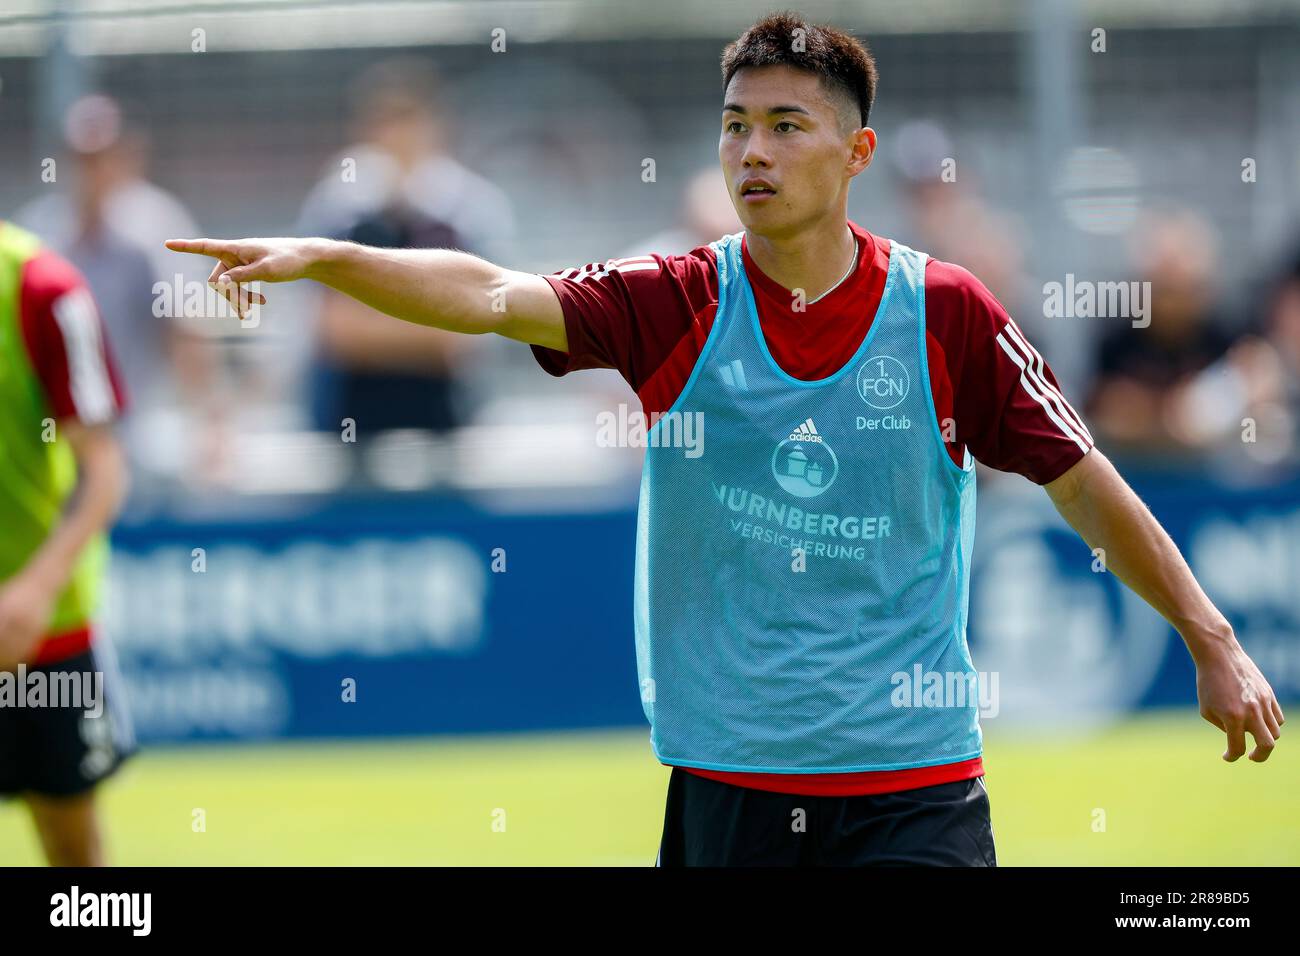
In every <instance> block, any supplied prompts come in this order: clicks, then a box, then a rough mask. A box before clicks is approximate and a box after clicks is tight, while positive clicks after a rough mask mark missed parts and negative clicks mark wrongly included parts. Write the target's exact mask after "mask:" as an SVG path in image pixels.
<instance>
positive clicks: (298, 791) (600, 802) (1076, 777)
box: [0, 710, 1300, 866]
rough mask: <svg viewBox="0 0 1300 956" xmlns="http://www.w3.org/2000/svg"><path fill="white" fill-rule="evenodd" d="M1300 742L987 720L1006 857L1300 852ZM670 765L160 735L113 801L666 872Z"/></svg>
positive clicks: (317, 860)
mask: <svg viewBox="0 0 1300 956" xmlns="http://www.w3.org/2000/svg"><path fill="white" fill-rule="evenodd" d="M1283 736H1284V739H1283V740H1282V741H1280V742H1279V745H1278V748H1277V750H1276V751H1275V752H1274V754H1273V756H1272V757H1271V758H1270V759H1269V761H1268V762H1267V763H1264V764H1254V763H1251V762H1250V761H1248V760H1247V759H1246V758H1245V757H1243V758H1242V759H1241V760H1239V761H1238V762H1237V763H1235V764H1227V763H1224V762H1223V761H1222V760H1221V759H1219V754H1220V753H1222V751H1223V749H1224V737H1223V734H1221V733H1220V732H1219V731H1217V730H1215V729H1214V728H1213V727H1211V726H1210V725H1209V724H1207V723H1206V722H1205V721H1203V720H1201V718H1200V717H1199V716H1197V714H1196V712H1195V711H1194V710H1187V711H1175V712H1164V713H1158V714H1152V715H1145V716H1141V717H1132V718H1127V719H1125V720H1124V721H1122V722H1121V723H1119V724H1117V725H1114V726H1112V727H1110V728H1109V729H1107V730H1105V731H1103V732H1100V733H1097V734H1094V735H1090V736H1087V737H1082V736H1080V737H1077V738H1074V739H1064V740H1063V739H1062V738H1061V737H1060V736H1059V735H1057V734H1048V733H1044V734H1042V735H1040V736H1030V735H1026V734H1025V733H1024V732H1023V731H1014V730H1012V729H1010V728H1007V729H1006V730H1005V731H1004V730H1003V728H1001V727H999V726H998V724H997V721H996V720H993V721H986V722H985V748H986V752H985V764H986V777H985V780H986V783H987V784H988V788H989V796H990V800H991V803H992V807H993V830H994V834H995V837H996V840H997V848H998V862H999V864H1000V865H1003V866H1015V865H1048V866H1054V865H1062V866H1093V865H1118V866H1127V865H1175V866H1177V865H1189V864H1204V865H1296V864H1298V863H1300V800H1298V799H1297V797H1296V794H1298V793H1300V760H1298V759H1297V755H1296V754H1295V753H1293V752H1292V751H1293V749H1294V745H1291V746H1288V743H1290V741H1289V740H1288V739H1285V738H1289V736H1290V735H1289V734H1286V733H1285V731H1284V734H1283ZM1248 744H1249V738H1248ZM1247 752H1249V751H1247ZM667 776H668V770H667V769H666V768H664V767H662V766H660V765H659V764H658V763H657V762H656V761H655V759H654V757H653V755H652V754H651V752H650V745H649V741H648V739H647V733H646V732H645V731H641V730H634V731H618V732H613V731H610V732H601V733H572V734H520V735H514V736H508V737H490V738H489V737H458V738H423V739H419V740H409V741H408V740H402V741H382V742H376V741H364V742H345V743H340V742H329V743H294V744H283V743H276V744H266V745H231V746H225V745H221V746H215V745H208V746H195V747H187V748H151V749H149V750H147V751H145V752H143V753H142V754H141V755H139V756H138V757H137V758H135V760H134V761H132V762H131V763H130V764H128V766H127V767H126V768H124V769H123V771H122V772H121V773H120V774H119V775H118V776H117V777H116V778H115V779H114V780H113V781H111V782H110V783H109V784H108V785H106V787H105V788H104V801H103V812H104V818H105V820H106V822H107V824H108V829H109V841H108V849H109V853H110V857H111V862H114V863H119V864H137V865H150V864H159V865H242V864H251V865H275V864H283V865H287V864H306V865H335V864H339V865H346V864H365V865H371V864H373V865H385V864H398V865H424V864H429V865H439V864H463V865H503V864H506V865H510V864H513V865H525V866H527V865H535V864H543V865H614V866H619V865H627V866H650V865H652V864H653V863H654V858H655V850H656V848H657V844H658V839H659V831H660V826H661V823H662V820H663V802H664V790H665V785H666V783H667ZM195 810H202V811H203V814H204V818H205V824H206V830H205V831H204V832H195V829H194V826H193V823H192V821H193V820H194V811H195ZM38 862H40V856H39V853H38V849H37V846H36V842H35V839H34V837H33V835H32V834H31V832H30V826H29V823H28V820H27V816H26V813H25V810H24V808H23V807H22V806H21V805H19V804H17V803H15V802H12V801H10V802H5V803H0V865H5V864H10V865H13V864H18V865H23V864H34V863H38Z"/></svg>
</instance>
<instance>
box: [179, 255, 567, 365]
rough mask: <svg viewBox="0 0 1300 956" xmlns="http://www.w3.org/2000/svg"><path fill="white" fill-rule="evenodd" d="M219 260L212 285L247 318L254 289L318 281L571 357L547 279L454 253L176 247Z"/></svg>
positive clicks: (414, 314) (442, 322)
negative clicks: (269, 284)
mask: <svg viewBox="0 0 1300 956" xmlns="http://www.w3.org/2000/svg"><path fill="white" fill-rule="evenodd" d="M167 248H168V249H172V250H174V251H176V252H191V253H196V254H198V255H205V256H211V257H212V258H215V259H217V260H218V262H217V265H216V267H215V268H214V269H213V270H212V274H211V275H210V276H209V277H208V281H209V282H211V283H214V284H216V286H217V288H218V289H220V290H221V291H222V293H223V294H224V295H225V296H226V298H227V299H229V300H230V301H231V303H232V304H234V305H235V306H236V307H237V308H238V309H239V310H240V312H241V314H244V313H246V312H247V310H248V309H249V308H251V306H252V305H254V304H261V303H264V302H265V301H266V299H265V297H264V296H262V295H261V294H260V293H257V292H253V291H251V290H249V289H247V288H245V287H244V285H243V284H244V283H248V282H290V281H292V280H294V279H314V280H316V281H317V282H319V283H321V284H322V285H327V286H329V287H330V288H332V289H336V290H338V291H339V292H342V293H344V294H345V295H349V296H351V297H352V298H354V299H356V300H358V301H360V302H364V303H365V304H366V305H368V306H370V307H371V308H373V309H378V310H379V311H380V312H385V313H387V314H388V315H391V316H395V317H397V318H399V319H403V320H405V321H407V322H414V323H416V324H418V325H428V326H432V327H433V328H438V329H446V330H448V331H451V332H463V333H466V334H469V335H481V334H483V333H486V332H495V333H496V334H498V335H503V336H505V337H506V338H510V339H515V340H517V341H519V342H526V343H529V344H532V345H541V346H545V347H546V348H551V349H556V350H557V351H561V352H563V351H567V349H568V340H567V337H566V335H565V332H564V314H563V312H562V310H561V308H560V302H559V300H558V299H557V298H556V296H555V293H554V292H553V291H552V290H551V288H550V284H549V283H548V282H547V281H546V280H545V279H543V278H542V277H541V276H538V275H533V274H532V273H528V272H516V271H514V270H511V269H504V268H502V267H501V266H498V265H494V264H493V263H491V262H488V261H487V260H485V259H480V258H479V257H478V256H473V255H470V254H469V253H466V252H458V251H456V250H452V249H379V248H375V247H373V246H363V245H359V244H357V243H355V242H337V241H334V240H331V239H241V240H217V239H171V240H169V241H168V242H167Z"/></svg>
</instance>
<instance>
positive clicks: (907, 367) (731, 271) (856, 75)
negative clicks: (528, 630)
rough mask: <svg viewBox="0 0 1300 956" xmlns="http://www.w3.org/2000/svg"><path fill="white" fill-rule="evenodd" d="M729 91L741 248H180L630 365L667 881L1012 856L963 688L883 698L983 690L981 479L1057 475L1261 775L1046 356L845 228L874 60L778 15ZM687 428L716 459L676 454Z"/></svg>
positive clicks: (1218, 676) (726, 136)
mask: <svg viewBox="0 0 1300 956" xmlns="http://www.w3.org/2000/svg"><path fill="white" fill-rule="evenodd" d="M722 73H723V89H724V98H723V103H722V114H721V128H720V139H719V146H718V154H719V158H720V160H721V165H722V173H723V176H724V177H725V180H726V184H727V187H728V189H729V191H730V195H731V199H732V202H733V203H734V204H735V207H736V211H737V213H738V214H739V216H740V219H741V221H742V223H743V224H744V230H743V232H740V233H737V234H735V235H730V236H726V237H723V238H721V239H718V240H717V241H715V242H712V243H710V244H709V245H707V246H702V247H700V248H697V249H695V250H693V251H691V252H689V253H687V254H684V255H675V256H672V255H670V256H660V255H647V256H641V257H634V258H627V259H621V260H610V261H607V262H605V263H603V264H602V263H593V264H591V265H588V266H585V267H583V268H575V269H568V270H565V271H563V272H560V273H557V274H554V275H550V276H535V275H529V274H526V273H521V272H516V271H511V270H508V269H503V268H500V267H498V266H495V265H493V264H492V263H489V262H485V261H483V260H481V259H478V258H475V257H473V256H469V255H465V254H462V253H459V252H455V251H447V250H392V249H370V248H365V247H363V246H359V245H355V244H344V243H337V242H326V241H321V240H312V239H305V240H300V239H249V240H243V241H230V242H227V241H214V240H207V239H199V240H179V241H172V242H170V243H168V245H169V247H170V248H172V249H176V250H178V251H184V252H193V253H200V254H203V255H208V256H212V257H215V258H216V259H218V260H220V261H219V262H218V263H217V265H216V266H215V268H214V269H213V272H212V276H211V280H212V281H215V282H216V283H218V287H219V288H221V289H223V290H224V292H225V294H226V295H227V297H228V298H230V299H231V301H232V302H234V303H235V304H236V305H237V306H238V307H239V308H240V309H241V310H247V309H250V308H252V307H253V306H254V305H260V304H261V303H263V302H265V297H264V296H263V295H262V294H261V293H260V292H257V291H254V290H252V289H249V288H247V287H246V286H245V285H244V283H247V282H249V281H255V280H263V281H268V282H279V281H286V280H290V279H298V278H302V277H308V278H311V279H315V280H316V281H318V282H321V283H324V284H325V285H328V286H330V287H332V288H334V289H337V290H340V291H342V292H345V293H347V294H349V295H352V296H355V297H356V298H358V299H361V300H362V301H364V302H366V303H368V304H370V305H372V306H374V307H376V308H378V309H381V310H383V311H384V312H387V313H389V314H390V315H394V316H397V317H399V318H402V319H405V320H407V321H411V322H417V323H422V324H425V325H432V326H437V327H439V328H443V329H452V330H455V331H459V332H464V333H468V334H482V333H485V332H494V333H497V334H499V335H503V336H506V337H508V338H512V339H516V340H518V341H521V342H526V343H529V344H530V345H532V347H533V351H534V353H535V356H536V358H537V360H538V361H539V362H540V363H541V365H542V367H543V368H545V369H546V370H547V371H548V372H550V373H551V374H553V375H563V374H566V373H568V372H571V371H574V370H576V369H583V368H596V367H609V368H615V369H618V370H619V371H620V372H621V373H622V374H623V376H624V377H625V378H626V379H627V381H628V382H629V384H631V386H632V387H633V388H634V389H636V391H637V392H638V394H639V397H640V398H641V401H642V403H643V405H644V407H645V410H646V412H647V413H648V414H650V415H651V417H653V415H654V413H656V412H668V413H670V414H669V415H667V417H665V418H662V419H660V420H658V421H657V423H656V425H655V426H654V428H655V430H656V431H655V432H652V438H653V439H655V440H653V441H651V442H650V445H651V447H649V448H648V449H647V451H646V461H645V470H644V473H643V476H642V484H641V499H640V508H639V526H638V533H637V542H636V545H637V549H636V558H637V561H636V590H635V622H634V623H635V636H636V648H637V664H638V671H639V678H640V681H641V697H642V703H643V707H644V710H645V714H646V717H647V719H648V720H649V721H650V724H651V740H652V743H653V746H654V750H655V754H656V756H657V757H658V758H659V759H660V760H661V761H662V762H663V763H665V764H666V765H670V766H672V767H673V771H672V773H671V775H670V782H669V786H668V800H667V808H666V814H665V820H664V829H663V838H662V841H661V843H660V848H659V858H658V861H657V862H658V863H659V864H660V865H664V866H668V865H681V864H706V865H726V864H777V865H790V864H823V865H874V864H913V865H970V866H993V865H996V856H995V852H994V844H993V832H992V826H991V823H990V816H989V809H990V808H989V800H988V796H987V792H986V790H985V787H984V780H983V775H984V768H983V763H982V753H983V739H982V734H981V730H980V727H979V721H978V709H977V700H976V694H974V693H970V694H966V695H961V699H951V700H950V699H939V700H930V695H928V694H927V695H926V696H925V697H924V698H923V699H922V698H921V696H920V695H919V693H918V694H913V693H904V694H899V693H897V692H898V691H899V690H900V684H899V677H900V675H901V676H902V677H903V678H909V677H910V676H911V675H913V674H914V673H916V672H920V673H923V674H932V673H933V674H938V675H941V678H943V679H944V683H945V685H952V684H953V681H951V680H948V678H953V677H955V678H957V679H959V680H963V681H968V683H967V684H966V686H970V684H969V678H971V677H973V676H974V675H975V672H974V669H973V665H972V662H971V658H970V655H969V652H968V650H967V647H966V634H965V630H966V612H967V603H968V594H969V580H968V574H969V568H970V560H971V550H972V547H973V543H974V540H973V539H974V524H973V520H974V504H975V473H974V462H975V460H980V461H983V462H984V463H985V464H987V465H989V466H991V467H993V468H997V469H1001V470H1006V471H1015V472H1018V473H1020V474H1022V475H1024V476H1025V477H1027V478H1029V479H1030V480H1031V481H1034V482H1036V483H1038V484H1040V485H1042V486H1043V487H1044V488H1045V489H1046V491H1047V494H1048V495H1049V496H1050V497H1051V500H1052V501H1053V502H1054V503H1055V505H1056V507H1057V508H1058V510H1059V511H1060V513H1061V514H1062V515H1063V516H1064V517H1065V519H1066V520H1067V521H1068V522H1069V523H1070V524H1071V525H1072V526H1073V527H1074V528H1075V530H1077V531H1078V533H1079V534H1080V536H1081V537H1082V538H1083V539H1084V540H1085V541H1086V542H1087V544H1088V546H1089V548H1090V549H1093V548H1102V549H1104V552H1105V555H1106V564H1107V568H1108V570H1110V571H1111V572H1113V573H1114V574H1116V575H1117V576H1118V577H1119V578H1120V579H1121V580H1122V581H1123V582H1124V583H1125V584H1126V585H1127V586H1129V587H1130V588H1132V589H1133V590H1134V591H1135V592H1137V593H1138V594H1139V595H1141V596H1142V597H1143V598H1144V599H1145V600H1146V601H1147V602H1148V603H1150V604H1151V605H1152V606H1153V607H1154V608H1155V609H1156V610H1157V611H1159V612H1160V613H1161V614H1162V615H1163V616H1164V617H1165V618H1166V619H1167V620H1168V621H1169V622H1170V623H1171V624H1172V625H1173V626H1174V627H1176V628H1177V629H1178V631H1179V633H1180V634H1181V635H1182V637H1183V638H1184V640H1185V641H1186V644H1187V647H1188V650H1189V651H1190V653H1191V655H1192V657H1193V659H1194V661H1195V663H1196V668H1197V692H1198V696H1199V699H1200V708H1201V709H1200V712H1201V715H1202V716H1203V717H1204V718H1205V719H1206V720H1208V721H1210V722H1211V723H1213V724H1214V725H1215V726H1217V727H1218V728H1220V729H1221V730H1222V731H1224V733H1225V734H1226V735H1227V751H1226V752H1225V753H1224V755H1223V757H1224V759H1226V760H1236V759H1237V758H1238V757H1239V756H1240V755H1241V754H1242V753H1243V752H1244V751H1245V734H1246V733H1250V734H1251V735H1252V736H1253V737H1254V739H1255V748H1254V750H1253V751H1252V753H1251V755H1250V756H1251V759H1252V760H1256V761H1262V760H1265V759H1267V758H1268V756H1269V754H1270V753H1271V752H1272V750H1273V747H1274V743H1275V741H1276V739H1277V736H1278V732H1279V727H1280V725H1281V723H1282V721H1283V715H1282V711H1281V709H1280V707H1279V706H1278V703H1277V701H1276V699H1275V698H1274V694H1273V691H1272V688H1271V687H1270V686H1269V684H1268V682H1267V681H1266V680H1265V679H1264V677H1263V676H1262V675H1261V674H1260V672H1259V670H1258V669H1257V668H1256V666H1255V664H1254V663H1253V662H1252V661H1251V660H1250V658H1249V657H1248V656H1247V655H1246V654H1245V652H1244V651H1243V650H1242V648H1241V646H1240V645H1239V643H1238V642H1237V640H1236V638H1235V636H1234V634H1233V630H1232V628H1231V626H1230V625H1229V623H1228V621H1227V620H1226V619H1225V618H1224V617H1223V615H1222V614H1221V613H1220V612H1219V611H1218V610H1217V609H1216V608H1215V607H1214V606H1213V605H1212V604H1211V603H1210V601H1209V600H1208V598H1207V597H1206V595H1205V594H1204V593H1203V592H1202V590H1201V588H1200V587H1199V586H1198V585H1197V583H1196V581H1195V580H1194V579H1193V577H1192V575H1191V573H1190V571H1189V569H1188V567H1187V565H1186V564H1185V563H1184V561H1183V559H1182V557H1181V556H1180V555H1179V553H1178V550H1177V549H1176V547H1175V546H1174V544H1173V542H1172V541H1171V540H1170V539H1169V537H1168V536H1167V535H1166V534H1165V533H1164V531H1163V530H1162V529H1161V528H1160V526H1159V525H1158V524H1157V522H1156V521H1155V519H1154V518H1153V517H1152V515H1151V514H1150V512H1149V511H1148V510H1147V509H1146V508H1145V507H1144V505H1143V504H1142V502H1141V501H1140V500H1139V499H1138V498H1137V497H1136V495H1135V494H1134V493H1133V492H1132V491H1131V490H1130V488H1129V487H1128V485H1127V484H1126V483H1125V482H1124V481H1123V480H1122V479H1121V477H1120V476H1119V475H1118V474H1117V473H1116V471H1115V469H1114V468H1113V467H1112V465H1111V463H1110V462H1109V461H1108V460H1107V459H1106V457H1105V456H1104V455H1103V454H1102V453H1101V452H1100V451H1099V450H1098V449H1096V448H1095V447H1094V445H1093V441H1092V437H1091V435H1090V434H1089V432H1088V429H1087V427H1086V426H1085V424H1084V422H1083V421H1082V420H1081V419H1080V417H1079V415H1078V414H1077V413H1076V412H1075V410H1074V409H1073V408H1072V407H1071V406H1070V404H1069V403H1068V402H1067V401H1066V400H1065V398H1064V396H1063V395H1062V394H1061V391H1060V388H1059V387H1058V385H1057V381H1056V378H1055V376H1054V375H1053V374H1052V372H1051V370H1050V369H1049V368H1048V367H1047V365H1046V363H1045V362H1044V361H1043V359H1042V356H1040V355H1039V354H1038V352H1037V351H1035V350H1034V348H1033V347H1032V346H1031V345H1030V343H1029V342H1028V340H1027V339H1026V337H1025V335H1024V333H1023V332H1022V331H1021V330H1020V328H1019V327H1018V326H1017V324H1016V323H1015V322H1014V321H1013V320H1012V319H1011V317H1010V316H1008V315H1007V313H1006V311H1005V310H1004V309H1003V308H1002V306H1001V305H1000V304H999V303H998V302H997V301H996V300H995V299H994V297H993V296H992V295H991V294H990V293H989V292H988V290H987V289H986V288H985V287H984V286H983V285H982V284H981V283H980V282H979V281H978V280H977V279H976V278H975V277H974V276H972V275H971V274H970V273H969V272H967V271H966V270H964V269H962V268H961V267H960V266H957V265H954V264H951V263H947V262H941V261H935V260H933V259H931V258H930V257H928V256H926V255H925V254H924V253H922V252H918V251H915V250H913V249H910V248H908V247H906V246H904V245H903V244H901V243H899V242H896V241H892V240H889V239H887V238H885V237H883V236H879V235H876V234H873V233H871V232H869V231H868V230H866V229H865V228H863V227H861V226H860V225H858V224H857V223H854V222H850V221H849V220H848V218H847V201H848V191H849V186H850V184H851V182H852V180H853V178H854V177H855V176H858V175H859V174H861V173H862V172H863V171H864V170H865V169H866V168H867V167H868V166H869V165H870V163H871V160H872V158H873V155H874V153H875V150H876V133H875V132H874V131H873V130H872V129H871V128H870V127H868V125H867V121H868V114H869V111H870V109H871V105H872V100H873V96H874V92H875V87H876V76H877V74H876V67H875V64H874V61H873V59H872V57H871V54H870V53H869V51H868V50H867V49H866V48H865V47H864V46H862V45H861V44H860V43H859V42H858V41H856V40H855V39H854V38H852V37H851V36H848V35H846V34H844V33H842V32H840V31H837V30H834V29H830V28H823V27H816V26H812V25H809V24H808V23H806V22H804V21H803V20H802V19H801V18H799V17H797V16H795V15H789V14H778V15H772V16H769V17H766V18H764V19H763V20H761V21H760V22H758V23H757V24H755V25H754V26H753V27H752V28H751V29H749V30H748V31H747V32H746V33H745V34H744V35H743V36H741V37H740V38H739V39H738V40H737V41H736V42H734V43H732V44H730V45H729V46H728V47H727V49H726V50H725V52H724V53H723V57H722ZM677 413H681V414H680V415H678V414H677ZM686 415H699V416H700V419H694V420H702V421H703V424H704V434H705V435H706V440H705V441H704V443H703V446H702V447H703V453H702V454H692V453H691V452H689V451H687V452H685V453H684V452H683V451H682V450H681V448H679V447H674V445H675V444H676V443H677V442H675V440H674V435H676V436H677V438H681V437H682V435H683V431H682V429H681V428H680V423H681V422H682V421H684V420H685V419H684V418H683V416H686ZM1089 560H1091V555H1089ZM1043 623H1044V625H1045V628H1046V626H1047V625H1049V623H1050V622H1047V621H1044V622H1043ZM1043 639H1044V640H1051V636H1050V631H1049V630H1045V633H1044V637H1043ZM954 696H958V695H954ZM917 701H920V702H921V703H922V704H923V706H915V703H916V702H917Z"/></svg>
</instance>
